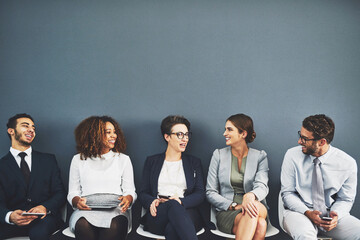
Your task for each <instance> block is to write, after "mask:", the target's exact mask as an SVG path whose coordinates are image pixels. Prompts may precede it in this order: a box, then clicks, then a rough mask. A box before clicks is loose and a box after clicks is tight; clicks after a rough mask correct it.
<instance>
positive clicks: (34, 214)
mask: <svg viewBox="0 0 360 240" xmlns="http://www.w3.org/2000/svg"><path fill="white" fill-rule="evenodd" d="M21 215H22V216H44V215H45V213H35V212H23V213H21Z"/></svg>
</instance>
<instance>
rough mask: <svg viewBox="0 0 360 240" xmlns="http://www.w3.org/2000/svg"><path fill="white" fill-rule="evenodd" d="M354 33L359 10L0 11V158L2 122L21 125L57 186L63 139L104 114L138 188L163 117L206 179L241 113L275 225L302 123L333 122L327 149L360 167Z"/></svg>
mask: <svg viewBox="0 0 360 240" xmlns="http://www.w3.org/2000/svg"><path fill="white" fill-rule="evenodd" d="M359 26H360V2H359V1H291V0H273V1H268V0H266V1H215V0H207V1H203V0H198V1H150V0H143V1H140V0H138V1H134V0H132V1H119V0H117V1H110V0H109V1H93V0H86V1H83V0H62V1H48V0H46V1H17V0H2V1H0V61H1V64H0V83H1V90H0V93H1V94H0V103H1V106H0V112H1V114H0V124H1V126H2V130H1V131H0V152H1V153H2V155H3V154H5V153H6V152H7V151H8V148H9V139H8V137H7V135H6V127H5V124H6V122H7V119H8V118H9V117H10V116H12V115H14V114H16V113H21V112H27V113H30V114H31V115H33V117H34V118H35V120H36V125H37V137H36V140H35V142H34V144H33V146H34V148H36V149H37V150H39V151H44V152H52V153H55V154H56V156H57V159H58V162H59V164H60V167H61V169H62V174H63V179H64V182H65V184H66V185H67V181H68V170H69V166H70V161H71V158H72V156H73V155H74V154H75V142H74V137H73V130H74V128H75V127H76V125H77V124H78V123H79V122H80V121H81V120H82V119H84V118H86V117H88V116H90V115H103V114H106V115H110V116H112V117H114V118H115V119H117V120H118V121H119V123H120V124H121V125H122V127H123V129H124V132H125V135H126V139H127V143H128V149H127V153H128V154H129V155H130V157H131V159H132V161H133V165H134V172H135V180H136V184H137V186H139V182H140V179H141V172H142V167H143V163H144V161H145V158H146V156H147V155H150V154H154V153H158V152H161V151H163V150H164V149H165V145H164V143H163V141H162V139H161V135H160V130H159V125H160V121H161V120H162V118H164V117H165V116H167V115H169V114H183V115H185V116H186V117H187V118H188V119H189V120H190V121H191V123H192V131H193V136H194V137H193V139H192V140H191V143H190V145H189V147H188V150H187V151H188V152H189V153H191V154H193V155H196V156H198V157H200V158H201V159H202V163H203V167H204V169H205V172H207V169H208V166H209V162H210V158H211V155H212V152H213V150H214V149H215V148H221V147H224V146H225V143H224V138H223V136H222V133H223V130H224V123H225V119H226V118H227V117H228V116H230V115H231V114H235V113H239V112H242V113H246V114H248V115H250V116H251V117H252V118H253V120H254V123H255V130H256V132H257V138H256V140H255V142H254V143H252V144H251V145H250V146H251V147H254V148H257V149H264V150H265V151H266V152H267V153H268V158H269V165H270V173H269V174H270V183H269V185H270V190H271V191H270V194H269V196H268V201H269V204H270V207H271V210H270V217H271V218H273V219H274V221H273V222H274V225H277V196H278V192H279V189H280V179H279V175H280V167H281V163H282V160H283V156H284V153H285V151H286V149H288V148H290V147H292V146H295V145H297V131H298V130H299V129H300V127H301V121H302V120H303V119H304V118H305V117H306V116H308V115H311V114H316V113H325V114H327V115H329V116H331V117H332V118H333V120H334V121H335V124H336V133H335V139H334V142H333V145H335V146H337V147H339V148H341V149H343V150H344V151H345V152H347V153H349V154H350V155H351V156H353V157H354V158H355V159H357V162H358V164H360V162H359V159H360V151H359V147H358V145H359V142H360V131H359V128H358V126H359V118H360V109H359V102H360V95H359V90H360V84H359V79H360V67H359V63H360V48H359V42H360V28H359ZM358 189H359V187H358ZM359 202H360V195H358V196H357V198H356V201H355V205H354V207H353V210H352V213H353V214H354V215H355V216H357V217H360V207H359Z"/></svg>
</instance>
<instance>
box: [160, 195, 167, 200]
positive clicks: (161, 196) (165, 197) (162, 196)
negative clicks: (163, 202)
mask: <svg viewBox="0 0 360 240" xmlns="http://www.w3.org/2000/svg"><path fill="white" fill-rule="evenodd" d="M158 196H159V198H164V199H169V198H170V196H165V195H158Z"/></svg>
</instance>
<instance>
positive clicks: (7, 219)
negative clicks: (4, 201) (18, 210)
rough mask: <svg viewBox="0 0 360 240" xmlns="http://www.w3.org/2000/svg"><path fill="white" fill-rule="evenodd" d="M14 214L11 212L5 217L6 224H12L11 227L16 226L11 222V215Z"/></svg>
mask: <svg viewBox="0 0 360 240" xmlns="http://www.w3.org/2000/svg"><path fill="white" fill-rule="evenodd" d="M12 213H13V211H10V212H8V213H7V214H6V216H5V222H6V223H8V224H11V225H15V224H14V223H11V222H10V215H11V214H12Z"/></svg>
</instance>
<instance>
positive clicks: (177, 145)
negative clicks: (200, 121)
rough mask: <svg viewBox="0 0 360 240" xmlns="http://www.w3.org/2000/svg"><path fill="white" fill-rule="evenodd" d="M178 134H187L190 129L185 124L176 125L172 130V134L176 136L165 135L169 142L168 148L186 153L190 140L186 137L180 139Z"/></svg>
mask: <svg viewBox="0 0 360 240" xmlns="http://www.w3.org/2000/svg"><path fill="white" fill-rule="evenodd" d="M178 132H182V133H184V134H185V133H187V132H188V128H187V127H186V125H185V124H176V125H174V126H173V127H172V128H171V133H175V134H170V133H169V134H164V138H165V140H166V141H167V142H168V148H170V149H171V150H174V151H175V152H184V151H185V149H186V146H187V144H188V142H189V139H188V138H187V137H186V136H184V138H183V139H179V138H178V137H177V135H176V133H178Z"/></svg>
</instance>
